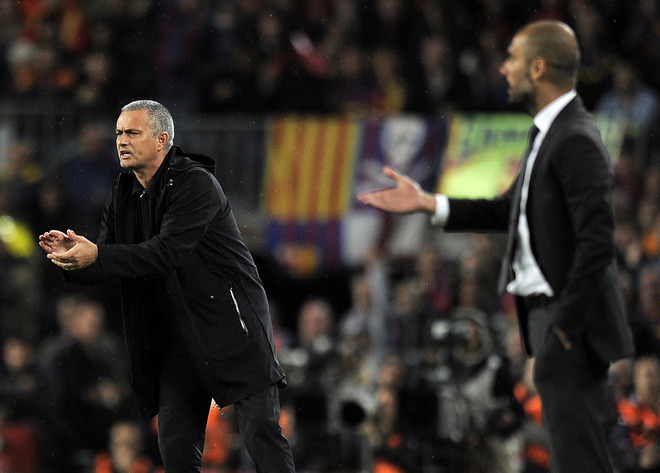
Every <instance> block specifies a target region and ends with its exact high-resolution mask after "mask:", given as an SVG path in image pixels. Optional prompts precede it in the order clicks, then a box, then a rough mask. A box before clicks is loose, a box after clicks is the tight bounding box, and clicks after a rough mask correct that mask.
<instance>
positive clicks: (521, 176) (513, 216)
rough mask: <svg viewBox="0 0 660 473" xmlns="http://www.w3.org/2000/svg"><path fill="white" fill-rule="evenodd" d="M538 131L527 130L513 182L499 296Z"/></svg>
mask: <svg viewBox="0 0 660 473" xmlns="http://www.w3.org/2000/svg"><path fill="white" fill-rule="evenodd" d="M538 132H539V129H538V128H536V126H535V125H532V127H531V128H530V129H529V137H528V139H527V149H526V150H525V153H524V154H523V157H522V159H521V161H520V169H519V170H518V176H516V179H515V181H514V188H513V198H512V199H511V213H510V214H509V231H508V236H507V241H506V251H505V253H504V259H503V260H502V266H501V267H500V276H499V279H498V281H497V293H498V294H499V295H500V296H501V295H502V294H504V291H505V290H506V285H507V284H508V283H509V281H510V279H511V278H510V274H511V262H512V261H513V251H514V248H515V243H516V240H517V238H518V217H519V215H520V193H521V191H522V187H523V181H524V180H525V168H526V167H527V158H528V157H529V154H530V153H531V152H532V148H533V147H534V139H535V138H536V135H537V134H538Z"/></svg>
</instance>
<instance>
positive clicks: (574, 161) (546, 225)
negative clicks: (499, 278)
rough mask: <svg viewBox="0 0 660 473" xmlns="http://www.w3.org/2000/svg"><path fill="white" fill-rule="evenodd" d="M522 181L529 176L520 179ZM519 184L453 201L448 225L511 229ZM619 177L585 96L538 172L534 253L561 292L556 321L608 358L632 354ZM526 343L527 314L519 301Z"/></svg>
mask: <svg viewBox="0 0 660 473" xmlns="http://www.w3.org/2000/svg"><path fill="white" fill-rule="evenodd" d="M516 179H522V177H521V176H519V177H517V178H516ZM515 185H516V181H514V184H513V185H512V186H511V188H509V190H507V191H506V192H505V193H504V194H503V195H502V196H500V197H497V198H495V199H491V200H487V199H475V200H473V199H450V200H449V202H450V215H449V220H448V222H447V225H446V226H445V228H446V229H447V230H449V231H452V230H463V231H465V230H476V231H484V230H489V231H503V232H506V231H507V230H508V222H509V213H510V211H511V209H512V205H518V203H517V202H515V203H514V202H513V194H514V193H513V189H514V187H515ZM612 187H613V178H612V171H611V163H610V160H609V158H608V153H607V151H606V149H605V147H604V145H603V142H602V139H601V136H600V132H599V131H598V129H597V127H596V125H595V123H594V121H593V119H592V118H591V116H590V115H589V114H588V113H587V111H586V110H585V108H584V106H583V105H582V102H581V100H580V99H579V98H575V99H574V100H572V101H571V102H569V104H568V105H567V106H566V107H565V108H564V109H563V110H562V111H561V112H560V113H559V115H558V116H557V118H556V119H555V121H554V122H553V123H552V126H551V127H550V129H549V130H548V133H547V135H546V136H545V138H544V140H543V143H542V145H541V148H540V149H539V152H538V155H537V157H536V161H535V163H534V169H533V170H532V175H531V180H530V186H529V197H528V201H527V218H528V221H529V229H530V238H531V245H532V251H533V253H534V257H535V258H536V261H537V263H538V264H539V267H540V268H541V272H542V273H543V275H544V277H545V278H546V280H547V281H548V283H549V284H550V286H551V287H552V289H553V291H554V293H555V301H556V303H554V304H551V305H550V313H549V316H550V317H552V321H551V325H552V326H553V327H557V328H559V329H561V330H563V331H565V332H566V333H567V334H569V335H570V336H572V337H580V336H584V337H586V340H587V343H588V344H589V346H591V347H592V349H593V350H594V352H595V353H596V355H597V356H598V357H599V358H600V359H601V360H602V361H607V362H609V361H612V360H616V359H619V358H623V357H626V356H629V355H631V354H632V353H633V343H632V337H631V335H630V331H629V328H628V324H627V318H626V313H625V308H624V304H623V296H622V291H621V287H620V284H619V279H618V272H617V269H616V264H615V244H614V217H613V210H612ZM517 302H518V304H517V307H518V320H519V324H520V326H521V329H522V334H523V340H525V345H526V348H527V349H528V351H529V341H528V339H527V330H526V328H527V325H526V322H527V313H526V310H525V308H524V306H523V305H522V304H521V303H520V302H521V301H520V300H518V301H517Z"/></svg>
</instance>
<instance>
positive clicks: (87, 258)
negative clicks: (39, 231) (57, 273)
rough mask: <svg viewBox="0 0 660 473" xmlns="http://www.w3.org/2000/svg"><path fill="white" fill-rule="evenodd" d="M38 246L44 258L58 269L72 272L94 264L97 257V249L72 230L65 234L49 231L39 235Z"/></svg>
mask: <svg viewBox="0 0 660 473" xmlns="http://www.w3.org/2000/svg"><path fill="white" fill-rule="evenodd" d="M39 246H40V247H41V248H43V250H44V251H45V252H46V257H47V258H48V259H49V260H51V261H52V262H53V263H54V264H56V265H57V266H59V267H60V268H63V269H66V270H67V271H72V270H76V269H82V268H84V267H86V266H89V265H90V264H92V263H94V262H95V261H96V259H97V257H98V247H97V246H96V245H95V244H94V243H92V242H91V241H89V240H88V239H87V238H85V237H83V236H79V235H76V233H75V232H74V231H73V230H67V232H66V233H64V232H61V231H59V230H51V231H49V232H46V233H44V234H43V235H39Z"/></svg>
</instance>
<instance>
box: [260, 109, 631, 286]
mask: <svg viewBox="0 0 660 473" xmlns="http://www.w3.org/2000/svg"><path fill="white" fill-rule="evenodd" d="M596 122H597V124H598V126H599V128H600V129H601V130H602V132H603V139H604V141H605V143H606V146H607V148H608V150H609V152H610V154H611V155H612V156H613V157H616V156H617V155H618V152H619V150H620V147H621V143H622V140H623V128H622V127H620V126H618V122H617V121H616V119H615V118H613V117H605V116H604V117H596ZM531 123H532V121H531V119H530V117H529V116H527V115H524V114H474V115H468V114H459V115H456V116H454V117H453V118H452V119H451V121H450V122H449V123H447V122H446V121H445V120H443V119H440V118H437V119H429V118H425V117H421V116H414V115H397V116H393V117H384V118H379V119H374V120H365V119H357V118H347V117H344V118H338V117H332V118H329V117H324V118H319V117H316V118H314V117H293V116H290V117H280V118H277V119H274V120H271V121H269V123H268V125H267V143H266V150H267V164H266V172H265V177H264V186H263V189H264V192H263V198H262V202H263V204H262V205H263V209H264V211H265V213H266V216H267V220H268V224H267V231H266V236H267V244H268V247H269V249H270V252H271V254H273V255H274V256H275V258H276V260H277V261H279V262H280V264H281V265H282V266H283V268H285V269H286V270H287V271H290V272H291V273H294V274H297V275H311V274H314V273H315V272H317V271H318V270H319V269H321V268H324V269H338V268H341V267H344V266H353V265H358V264H360V263H361V262H363V261H364V258H365V257H366V255H368V254H370V253H373V252H374V251H378V252H380V254H382V255H385V256H394V257H407V256H414V255H415V253H416V252H417V251H418V250H419V248H420V247H421V245H422V243H423V240H424V238H425V232H427V231H428V224H429V222H428V216H427V215H424V214H412V215H392V214H388V213H385V212H380V211H377V210H375V209H373V208H371V207H367V206H364V205H362V204H361V203H359V202H358V201H357V200H356V198H355V196H356V195H357V193H358V192H360V191H363V190H373V189H379V188H385V187H390V186H393V185H394V183H393V182H392V181H391V180H390V179H388V178H386V177H385V176H384V175H383V173H382V169H383V166H384V165H386V164H387V165H390V166H392V167H394V168H395V169H397V170H398V171H400V172H402V173H404V174H407V175H409V176H410V177H412V178H413V179H414V180H416V181H417V182H419V183H420V185H421V186H422V188H424V189H426V190H428V191H437V192H441V193H444V194H447V195H450V196H452V197H467V198H478V197H486V198H487V197H492V196H495V195H497V194H498V193H501V192H503V191H504V190H505V189H506V188H507V187H508V186H509V185H510V184H511V182H512V181H513V178H514V176H515V174H516V172H517V170H518V165H519V162H520V156H521V155H522V153H523V150H524V148H525V146H526V140H527V133H528V130H529V127H530V126H531ZM445 145H446V146H445ZM440 171H442V172H440Z"/></svg>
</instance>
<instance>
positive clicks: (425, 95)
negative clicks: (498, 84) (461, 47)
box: [407, 35, 473, 116]
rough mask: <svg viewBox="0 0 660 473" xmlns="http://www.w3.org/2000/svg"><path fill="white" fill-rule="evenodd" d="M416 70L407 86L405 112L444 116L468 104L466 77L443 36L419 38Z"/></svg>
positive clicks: (468, 105) (468, 85)
mask: <svg viewBox="0 0 660 473" xmlns="http://www.w3.org/2000/svg"><path fill="white" fill-rule="evenodd" d="M417 69H418V72H417V73H416V74H414V75H413V80H412V81H411V86H410V88H409V90H410V98H409V100H408V107H407V109H408V110H409V111H411V112H416V113H423V114H425V115H428V114H438V115H441V116H447V115H448V114H449V113H450V112H452V111H454V112H456V111H460V110H465V109H467V108H469V107H470V106H471V103H472V100H473V99H472V91H471V87H470V82H469V79H468V77H467V75H465V74H464V73H463V72H462V71H461V69H460V68H459V67H458V64H457V61H456V58H455V57H454V50H453V49H452V47H451V45H450V44H449V42H448V41H447V39H446V38H444V37H442V36H438V35H436V36H428V37H426V38H424V39H423V40H422V43H421V46H420V51H419V66H418V67H417V68H416V69H415V70H417ZM415 79H416V80H415Z"/></svg>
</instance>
